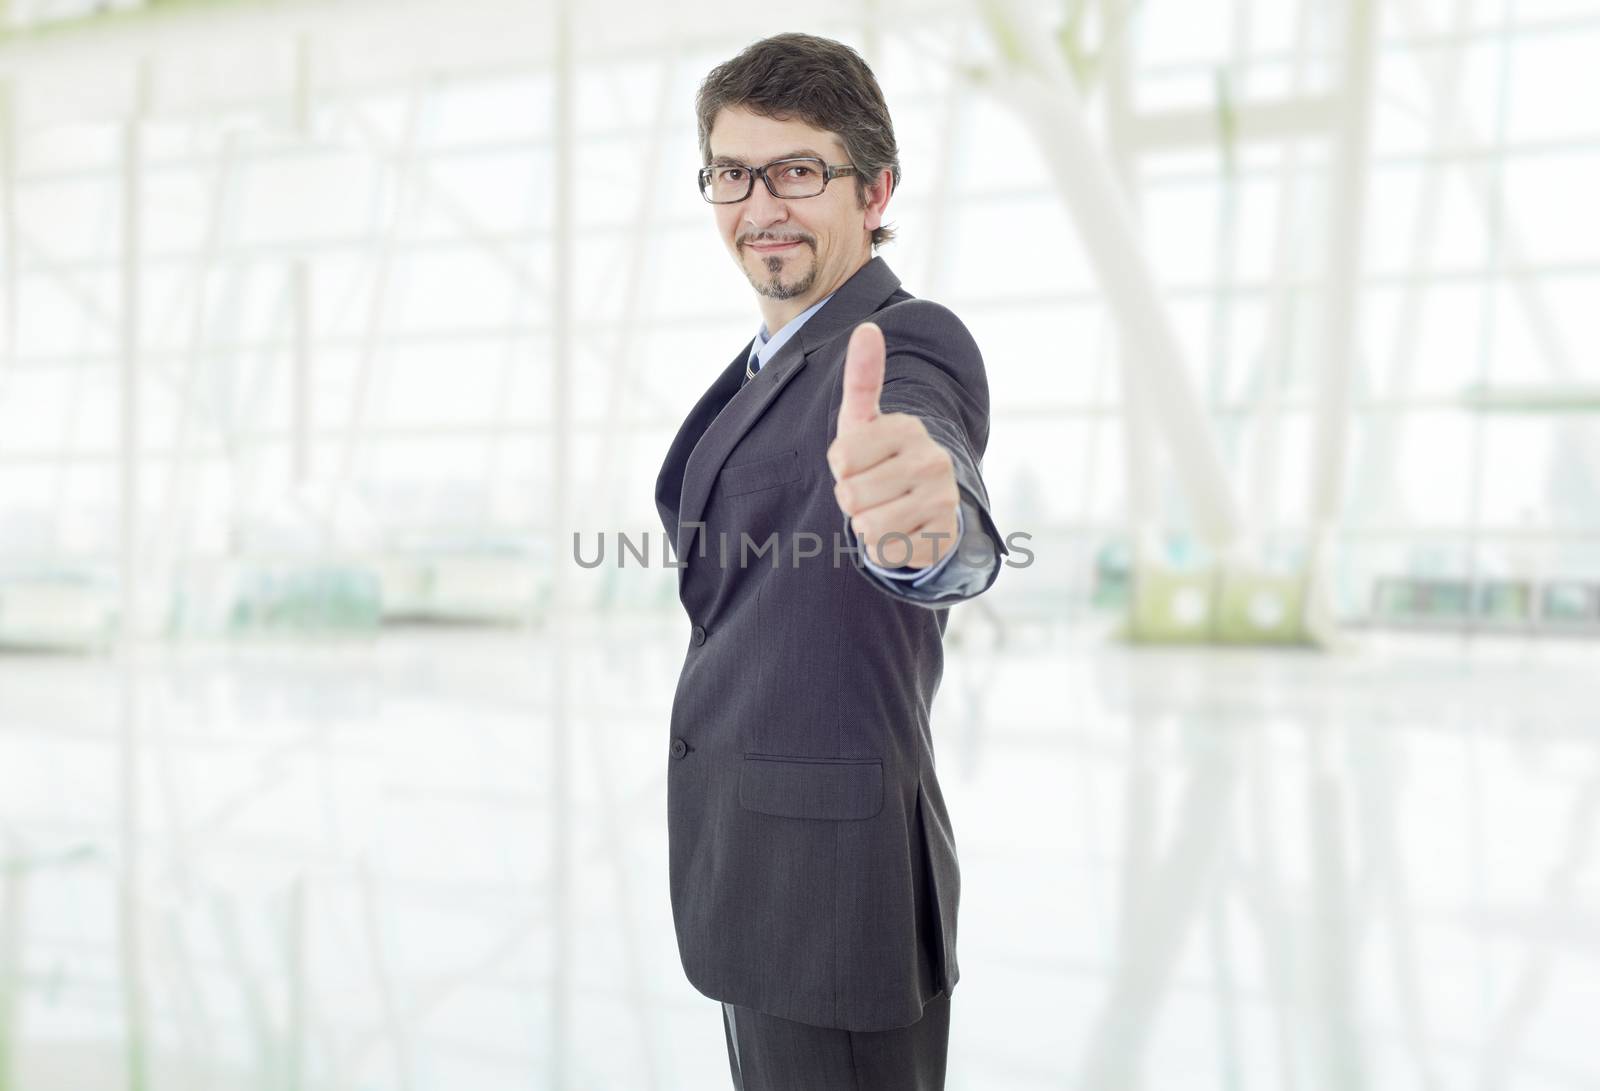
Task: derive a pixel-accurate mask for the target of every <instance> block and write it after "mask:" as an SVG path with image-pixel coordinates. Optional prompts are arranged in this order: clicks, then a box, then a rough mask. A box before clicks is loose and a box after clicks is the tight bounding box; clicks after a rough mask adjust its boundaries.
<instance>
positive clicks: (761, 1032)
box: [722, 993, 950, 1091]
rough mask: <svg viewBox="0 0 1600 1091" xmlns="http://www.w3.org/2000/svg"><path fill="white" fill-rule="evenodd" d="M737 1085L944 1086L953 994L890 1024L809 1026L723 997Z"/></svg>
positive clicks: (795, 1090)
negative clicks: (902, 1022)
mask: <svg viewBox="0 0 1600 1091" xmlns="http://www.w3.org/2000/svg"><path fill="white" fill-rule="evenodd" d="M722 1033H723V1037H724V1038H726V1039H727V1042H728V1067H729V1068H730V1069H731V1070H732V1072H733V1086H734V1091H944V1064H945V1054H946V1051H947V1047H948V1046H949V1044H950V994H949V993H940V994H939V995H938V996H936V997H934V998H933V999H932V1000H930V1001H928V1004H927V1006H926V1007H925V1008H923V1009H922V1018H921V1019H919V1020H917V1021H916V1022H915V1023H912V1024H911V1025H910V1026H908V1027H895V1028H894V1029H893V1030H872V1031H862V1030H841V1029H840V1028H838V1027H814V1026H812V1025H811V1024H809V1023H796V1022H794V1021H793V1020H790V1019H780V1018H778V1017H777V1016H776V1015H767V1014H766V1013H764V1012H759V1011H752V1010H750V1009H749V1008H742V1007H740V1006H739V1005H737V1004H729V1003H726V1002H724V1003H723V1004H722Z"/></svg>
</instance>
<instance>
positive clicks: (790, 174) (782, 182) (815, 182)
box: [767, 159, 824, 197]
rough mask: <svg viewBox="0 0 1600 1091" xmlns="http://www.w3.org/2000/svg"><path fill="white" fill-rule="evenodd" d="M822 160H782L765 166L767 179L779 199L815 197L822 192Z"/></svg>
mask: <svg viewBox="0 0 1600 1091" xmlns="http://www.w3.org/2000/svg"><path fill="white" fill-rule="evenodd" d="M822 167H823V164H822V160H820V159H784V160H780V161H779V162H777V163H771V164H769V165H768V166H767V177H768V178H771V179H772V188H773V189H775V190H777V191H778V196H779V197H815V196H816V195H817V194H819V193H821V192H822V187H823V184H824V180H823V177H822Z"/></svg>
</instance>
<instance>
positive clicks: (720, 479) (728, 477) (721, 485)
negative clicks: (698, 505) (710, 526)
mask: <svg viewBox="0 0 1600 1091" xmlns="http://www.w3.org/2000/svg"><path fill="white" fill-rule="evenodd" d="M799 479H800V452H799V451H780V452H778V453H777V454H775V455H768V456H767V457H766V458H758V459H756V460H755V461H753V462H741V463H739V464H738V465H737V466H724V467H723V468H722V472H721V473H720V474H718V475H717V495H719V496H738V495H740V494H741V493H747V492H759V491H760V490H762V489H771V488H775V487H776V486H778V485H786V484H788V483H789V482H790V481H798V480H799Z"/></svg>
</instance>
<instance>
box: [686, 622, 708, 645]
mask: <svg viewBox="0 0 1600 1091" xmlns="http://www.w3.org/2000/svg"><path fill="white" fill-rule="evenodd" d="M689 636H690V638H691V639H692V640H694V642H695V645H696V646H697V647H698V646H699V645H701V644H704V643H705V642H706V630H705V626H703V625H696V626H695V627H694V631H693V632H692V633H690V634H689Z"/></svg>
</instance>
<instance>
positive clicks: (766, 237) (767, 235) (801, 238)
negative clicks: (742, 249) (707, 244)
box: [735, 231, 816, 246]
mask: <svg viewBox="0 0 1600 1091" xmlns="http://www.w3.org/2000/svg"><path fill="white" fill-rule="evenodd" d="M735 241H736V242H737V243H738V244H739V245H740V246H745V245H747V244H749V243H753V242H803V243H805V244H806V245H807V246H815V245H816V240H815V239H813V238H812V237H811V236H810V235H774V234H772V233H771V232H770V231H751V232H749V233H748V234H744V235H740V236H738V237H737V239H736V240H735Z"/></svg>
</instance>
